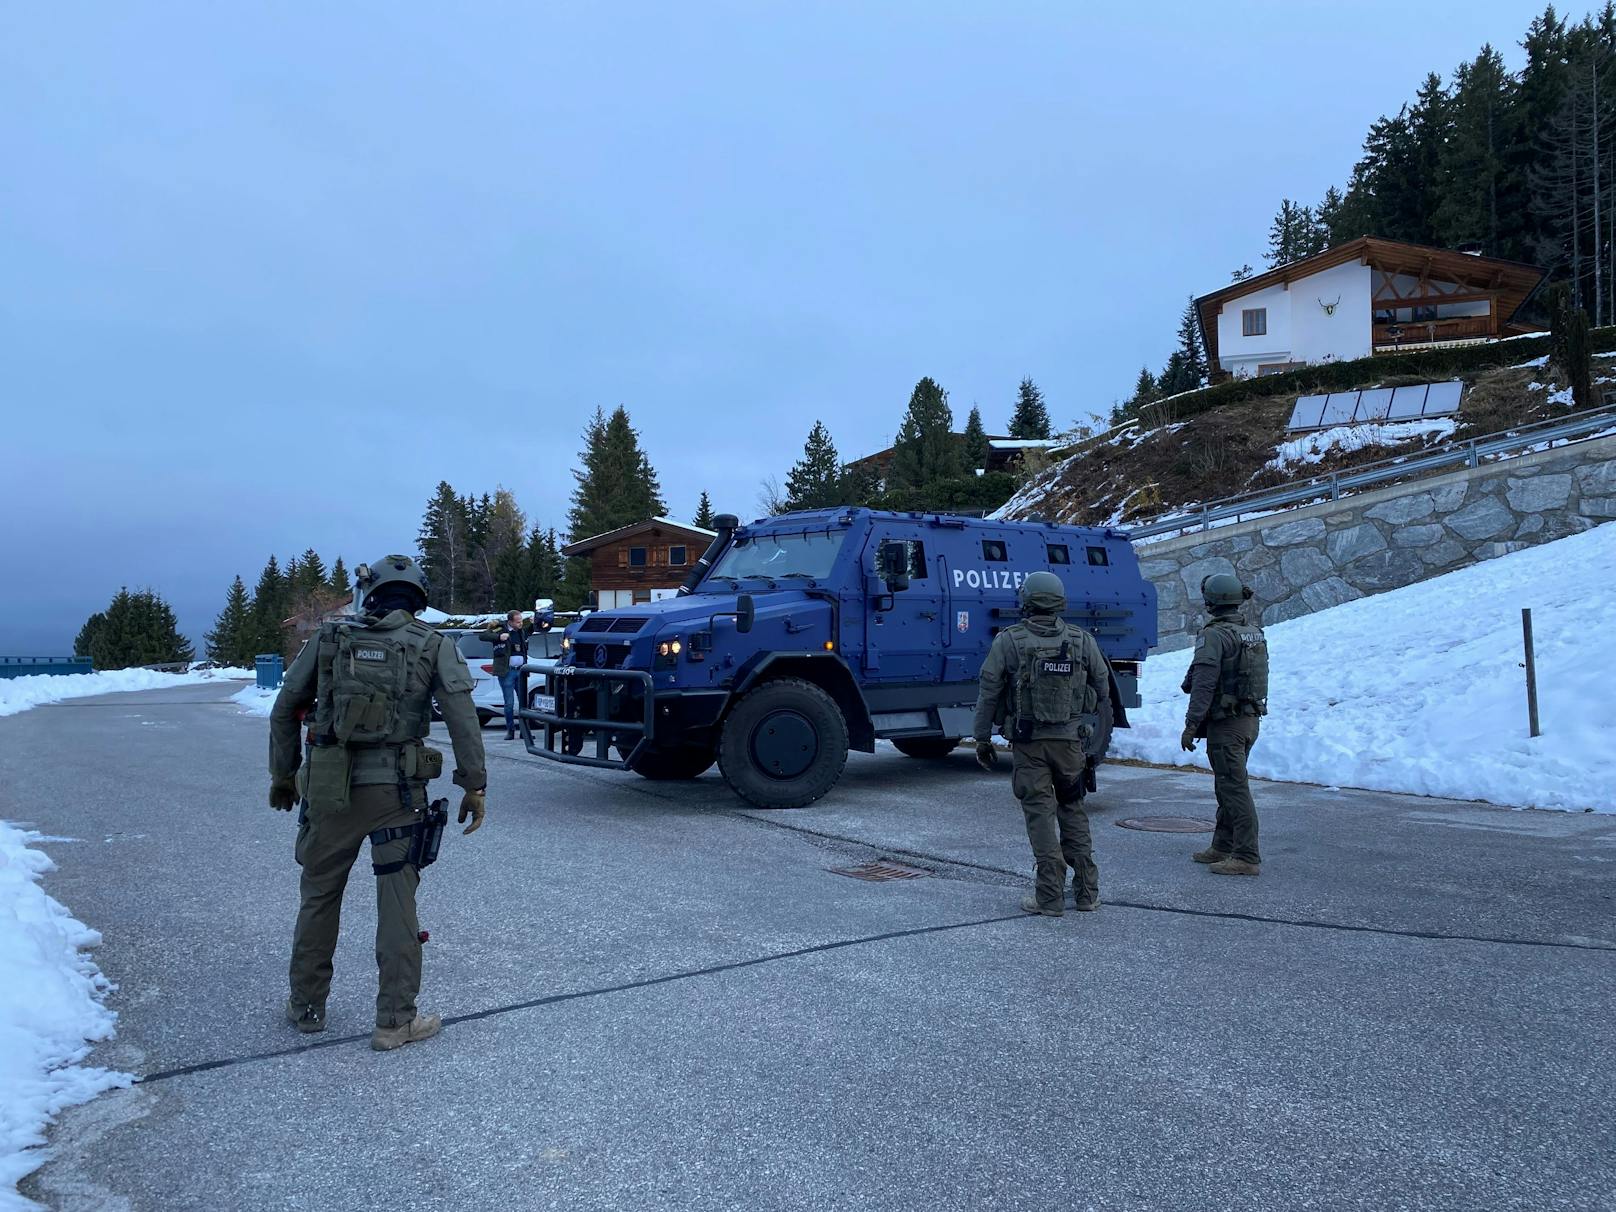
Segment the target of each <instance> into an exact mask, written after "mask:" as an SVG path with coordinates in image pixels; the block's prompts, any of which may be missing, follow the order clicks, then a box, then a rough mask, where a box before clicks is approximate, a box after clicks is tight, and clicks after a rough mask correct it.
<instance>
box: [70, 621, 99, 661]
mask: <svg viewBox="0 0 1616 1212" xmlns="http://www.w3.org/2000/svg"><path fill="white" fill-rule="evenodd" d="M106 625H107V616H106V613H105V612H104V611H100V610H98V611H96V612H95V613H94V614H92V615H91V616H90V617H89V618H87V619H85V620H84V626H83V627H80V628H79V634H78V638H76V639H75V640H74V641H73V655H74V656H81V657H87V656H89V655H90V653H91V652H93V651H94V650H95V637H96V636H97V635H99V634H100V632H101V629H102V628H103V627H105V626H106Z"/></svg>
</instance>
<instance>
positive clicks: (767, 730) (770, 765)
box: [752, 711, 819, 779]
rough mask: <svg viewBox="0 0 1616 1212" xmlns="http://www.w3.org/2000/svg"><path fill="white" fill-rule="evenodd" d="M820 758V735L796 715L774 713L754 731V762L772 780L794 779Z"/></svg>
mask: <svg viewBox="0 0 1616 1212" xmlns="http://www.w3.org/2000/svg"><path fill="white" fill-rule="evenodd" d="M818 756H819V733H818V732H817V731H816V730H815V728H814V726H813V724H812V723H810V722H809V720H808V718H807V717H806V716H804V715H802V714H801V713H799V712H796V711H775V712H772V713H770V714H769V715H767V716H765V717H764V718H763V719H762V720H760V721H759V722H758V725H757V727H756V728H754V729H753V730H752V761H753V763H754V764H755V765H756V766H757V768H758V769H759V770H761V771H762V772H763V773H764V774H766V775H768V776H769V777H770V778H772V779H794V778H797V777H798V776H799V775H801V774H802V773H803V772H804V771H805V770H807V769H808V768H809V767H810V766H812V765H813V764H814V759H815V758H817V757H818Z"/></svg>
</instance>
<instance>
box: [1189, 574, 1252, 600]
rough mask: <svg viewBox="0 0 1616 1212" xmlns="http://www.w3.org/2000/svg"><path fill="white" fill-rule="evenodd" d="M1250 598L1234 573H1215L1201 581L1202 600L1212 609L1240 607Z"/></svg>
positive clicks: (1247, 590) (1248, 592)
mask: <svg viewBox="0 0 1616 1212" xmlns="http://www.w3.org/2000/svg"><path fill="white" fill-rule="evenodd" d="M1250 596H1251V590H1249V589H1247V588H1246V587H1245V586H1244V585H1242V584H1241V583H1240V578H1239V577H1237V576H1235V575H1234V574H1233V573H1232V572H1214V573H1213V574H1212V575H1211V576H1209V577H1206V578H1205V579H1203V580H1202V581H1201V599H1202V600H1203V601H1204V602H1205V603H1206V604H1207V605H1208V606H1210V607H1214V608H1216V607H1218V606H1238V605H1240V604H1241V603H1242V602H1244V601H1245V600H1246V599H1247V598H1249V597H1250Z"/></svg>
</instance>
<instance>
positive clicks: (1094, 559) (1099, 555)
mask: <svg viewBox="0 0 1616 1212" xmlns="http://www.w3.org/2000/svg"><path fill="white" fill-rule="evenodd" d="M1089 563H1090V564H1091V565H1093V566H1094V567H1096V568H1104V567H1106V566H1107V565H1108V564H1110V563H1111V556H1110V555H1109V554H1108V553H1107V552H1106V550H1105V548H1104V547H1090V548H1089Z"/></svg>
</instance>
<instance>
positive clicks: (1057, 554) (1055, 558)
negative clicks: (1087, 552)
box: [1049, 543, 1072, 564]
mask: <svg viewBox="0 0 1616 1212" xmlns="http://www.w3.org/2000/svg"><path fill="white" fill-rule="evenodd" d="M1049 562H1050V563H1051V564H1070V563H1071V562H1072V552H1071V549H1070V548H1069V547H1067V546H1066V544H1065V543H1051V544H1050V545H1049Z"/></svg>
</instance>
